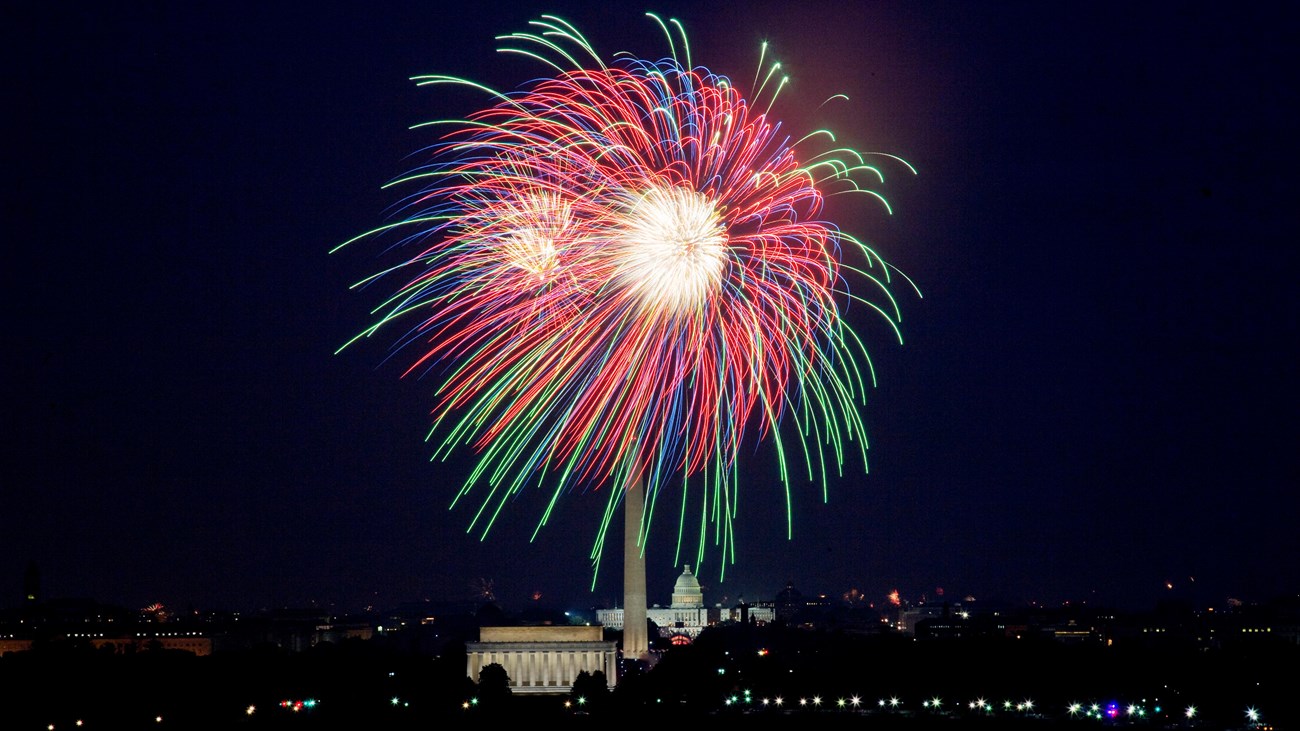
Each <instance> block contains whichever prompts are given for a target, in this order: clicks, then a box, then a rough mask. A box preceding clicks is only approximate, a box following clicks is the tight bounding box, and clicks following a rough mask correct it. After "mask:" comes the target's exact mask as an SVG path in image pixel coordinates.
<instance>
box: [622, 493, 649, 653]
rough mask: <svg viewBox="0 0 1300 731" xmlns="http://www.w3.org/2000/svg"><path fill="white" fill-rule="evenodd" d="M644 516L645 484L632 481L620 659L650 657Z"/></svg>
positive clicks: (626, 507)
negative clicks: (642, 522) (643, 549)
mask: <svg viewBox="0 0 1300 731" xmlns="http://www.w3.org/2000/svg"><path fill="white" fill-rule="evenodd" d="M644 513H645V484H644V483H643V482H642V478H641V476H640V475H637V476H636V477H633V478H632V481H631V483H630V484H629V485H628V487H627V491H626V492H625V493H624V495H623V659H624V660H643V659H645V658H647V657H648V656H649V655H650V639H649V637H648V632H647V631H646V599H645V554H644V553H643V552H642V551H641V544H642V543H644V540H638V539H639V538H640V537H641V518H642V516H643V515H644Z"/></svg>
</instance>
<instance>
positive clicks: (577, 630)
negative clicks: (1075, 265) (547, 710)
mask: <svg viewBox="0 0 1300 731" xmlns="http://www.w3.org/2000/svg"><path fill="white" fill-rule="evenodd" d="M465 650H466V661H465V672H466V674H467V675H468V676H469V678H470V680H473V681H474V682H478V679H479V673H480V672H482V670H483V668H485V667H487V666H488V665H492V664H494V663H495V664H497V665H500V666H501V667H502V668H504V669H505V671H506V675H507V676H508V677H509V678H510V690H511V691H512V692H514V693H524V694H534V693H537V694H563V693H568V692H569V691H570V690H572V689H573V681H574V680H575V679H577V677H578V673H581V672H583V671H586V672H588V673H591V674H593V675H594V674H595V673H596V672H597V671H599V672H602V673H604V674H605V680H606V682H607V683H609V684H610V685H611V686H613V685H614V684H615V683H617V682H618V664H617V658H618V650H617V648H616V646H615V643H613V642H609V641H607V640H605V639H604V637H603V631H602V630H601V628H600V627H549V626H543V627H480V628H479V641H478V642H466V643H465Z"/></svg>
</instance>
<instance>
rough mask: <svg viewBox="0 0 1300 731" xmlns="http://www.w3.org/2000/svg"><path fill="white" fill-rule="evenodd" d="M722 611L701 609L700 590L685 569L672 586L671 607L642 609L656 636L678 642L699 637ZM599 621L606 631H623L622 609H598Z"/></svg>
mask: <svg viewBox="0 0 1300 731" xmlns="http://www.w3.org/2000/svg"><path fill="white" fill-rule="evenodd" d="M721 614H722V610H721V608H719V607H714V608H712V609H710V608H709V607H706V606H704V590H703V589H701V588H700V581H699V579H697V578H695V574H692V573H691V567H690V566H689V565H688V566H686V568H685V570H683V571H682V574H681V576H678V577H677V583H676V584H675V585H674V586H673V599H672V604H671V605H669V606H667V607H663V606H660V605H658V604H656V605H654V606H652V607H650V608H648V609H647V610H646V618H647V619H649V620H650V621H651V622H654V623H655V626H657V627H658V628H659V636H660V637H668V638H673V639H675V640H676V641H679V642H682V643H688V642H691V641H693V640H694V639H695V638H696V637H699V635H700V632H703V631H704V628H706V627H708V626H710V625H713V624H717V623H718V621H719V619H720V618H721ZM596 618H597V619H598V620H599V622H600V623H601V624H602V625H604V626H605V627H608V628H610V629H615V630H621V629H623V609H622V608H621V607H616V608H614V609H600V610H597V612H596Z"/></svg>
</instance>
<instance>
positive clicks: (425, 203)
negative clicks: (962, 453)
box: [340, 14, 915, 580]
mask: <svg viewBox="0 0 1300 731" xmlns="http://www.w3.org/2000/svg"><path fill="white" fill-rule="evenodd" d="M649 17H651V18H652V19H654V21H655V22H657V23H658V24H659V25H660V27H661V28H662V29H663V31H664V33H665V35H666V37H667V39H668V42H669V46H670V48H672V49H673V54H672V55H671V57H669V58H665V59H662V60H659V61H647V60H643V59H638V58H636V57H633V56H631V55H628V54H617V55H616V56H615V57H614V60H613V61H612V62H610V63H606V62H605V61H603V60H602V59H601V57H600V56H598V55H597V53H596V52H595V50H594V49H593V47H592V46H591V45H590V44H589V43H588V41H587V40H586V39H585V38H584V37H583V36H582V35H581V34H580V33H579V32H578V31H577V30H576V29H575V28H574V27H573V26H572V25H570V24H569V23H567V22H565V21H563V20H561V19H559V18H556V17H554V16H542V18H541V19H540V20H536V21H533V23H532V25H533V27H534V29H535V30H536V32H531V33H518V34H512V35H508V36H504V37H502V39H501V40H503V41H504V43H505V46H504V47H503V48H502V49H501V50H502V51H504V52H510V53H520V54H524V55H527V56H530V57H532V58H535V59H539V60H542V61H543V62H545V63H547V64H548V65H549V66H550V67H551V69H552V70H553V72H554V73H553V74H552V75H551V76H549V77H547V78H543V79H541V80H537V81H534V82H531V83H530V84H528V85H527V86H525V87H523V88H521V89H520V90H517V91H515V92H512V93H499V92H495V91H492V90H489V89H485V88H484V87H482V86H480V85H478V84H475V83H474V82H471V81H468V80H465V79H460V78H456V77H450V76H420V77H416V78H415V79H414V80H415V81H416V82H417V83H419V84H421V85H439V84H457V85H465V86H470V87H473V88H476V89H480V90H483V91H484V92H485V93H487V94H489V95H490V97H491V100H492V101H491V102H490V104H489V106H487V107H486V108H484V109H482V110H481V111H478V112H476V113H474V114H471V115H469V116H468V117H467V118H466V119H463V120H455V121H450V120H444V121H439V122H432V123H429V124H430V125H436V126H438V127H446V129H447V131H446V132H445V134H443V135H442V136H441V137H440V138H439V140H438V142H437V143H436V144H435V145H434V146H433V147H432V149H431V155H430V158H429V160H428V162H427V164H425V165H424V166H422V167H419V168H417V169H415V170H413V171H412V172H411V173H410V174H408V175H406V176H404V177H402V178H401V179H399V180H397V181H394V182H393V183H391V184H390V185H394V186H414V187H415V192H413V193H412V194H410V195H409V196H408V197H407V198H405V199H404V201H403V205H402V207H401V209H400V213H399V214H398V217H397V220H395V221H393V222H392V223H389V224H387V225H385V226H382V227H380V228H377V229H374V230H372V231H369V232H367V233H365V234H362V235H361V236H358V237H357V238H356V239H353V241H356V240H357V239H361V238H367V237H377V236H381V235H395V236H398V237H400V238H399V241H398V242H397V246H396V247H395V248H397V249H409V250H410V251H413V252H415V253H414V255H410V256H407V257H405V258H403V259H401V260H400V261H399V262H398V263H397V264H396V265H394V266H391V267H388V268H386V269H384V270H383V271H382V272H380V273H379V274H376V275H374V276H372V277H370V278H368V279H366V280H363V282H361V283H359V285H363V284H372V283H374V282H375V281H377V280H379V279H381V278H386V277H390V276H400V277H403V278H404V279H406V282H405V284H403V285H401V286H400V287H398V288H397V289H396V293H395V294H394V295H392V296H391V297H390V298H388V299H387V300H386V301H385V302H383V304H381V305H380V306H379V307H378V308H376V310H375V315H376V321H375V322H374V324H373V325H372V326H371V327H369V328H368V329H366V330H365V331H364V332H363V333H362V334H361V335H358V338H360V337H362V336H369V335H372V334H374V333H375V332H376V331H378V330H379V329H381V328H389V327H391V326H396V325H397V324H398V323H399V321H400V322H402V323H408V324H407V325H406V328H405V335H403V336H402V337H400V338H398V339H397V342H396V344H395V346H394V350H395V351H406V350H409V349H418V355H417V357H415V358H414V359H413V363H412V364H411V366H410V367H409V368H408V369H407V371H406V373H407V374H409V373H415V372H418V373H421V374H424V373H428V372H431V371H432V372H435V373H436V374H437V377H438V378H439V379H440V383H441V385H440V387H439V388H438V391H437V395H436V406H435V407H434V425H433V428H432V430H431V431H430V435H429V436H430V439H432V440H434V441H435V443H436V444H437V445H438V446H437V448H436V451H435V454H434V457H435V458H438V459H446V458H447V457H448V456H449V455H450V454H452V453H453V452H455V451H457V450H459V449H462V448H464V447H469V448H472V449H473V450H474V451H475V452H476V453H477V454H478V461H477V464H476V466H475V467H474V469H473V470H472V471H471V472H470V474H469V475H468V477H467V478H466V480H465V482H464V484H463V486H462V487H461V489H460V491H459V493H458V495H457V496H456V498H455V500H453V505H455V504H456V503H457V502H458V501H460V500H461V499H462V498H466V497H467V496H469V495H470V494H471V493H473V494H476V495H480V497H479V501H478V505H479V507H478V509H477V511H476V512H475V514H474V517H473V519H472V520H471V522H470V526H469V529H470V530H476V529H477V530H479V531H480V532H481V534H482V535H483V536H486V534H487V532H488V530H489V529H490V528H491V526H492V525H493V523H494V521H495V520H496V519H497V517H498V516H499V515H500V514H501V511H502V509H503V508H504V507H505V505H506V503H507V502H508V501H509V500H510V498H511V497H513V496H514V495H515V494H517V493H518V492H519V491H521V490H522V489H524V488H525V487H529V486H545V487H546V488H547V489H549V490H550V493H551V497H550V499H549V503H548V505H547V508H546V510H545V511H544V512H543V514H542V517H541V519H540V520H539V521H538V524H537V527H536V530H540V529H541V527H542V526H543V525H544V524H545V523H546V522H547V520H548V518H549V516H550V515H551V513H552V511H553V510H554V508H555V507H556V505H557V503H558V500H559V498H560V497H561V496H562V495H563V494H564V493H566V492H567V491H568V490H570V489H571V488H574V487H581V488H587V487H596V488H598V487H600V486H602V485H605V486H610V485H612V486H613V487H614V489H610V490H609V493H610V494H609V501H608V504H607V507H606V510H605V515H604V520H603V522H602V523H601V525H600V528H599V530H598V531H597V534H596V539H595V544H594V546H593V549H592V559H593V562H594V563H595V564H596V565H597V566H599V560H600V555H601V550H602V547H603V545H604V540H605V536H606V532H607V529H608V527H609V525H610V523H611V519H612V517H613V515H614V514H615V508H616V507H617V505H618V504H619V502H620V497H621V494H622V492H623V488H624V487H626V486H628V485H629V484H630V483H631V481H633V480H644V481H645V485H646V488H647V489H646V495H647V498H646V511H645V516H646V518H645V525H643V534H645V535H648V530H649V522H650V520H651V519H652V518H653V516H654V515H655V510H654V506H655V504H656V503H657V502H658V500H659V499H660V498H665V499H667V498H668V496H669V495H670V490H677V491H679V494H673V496H672V498H671V500H670V502H672V503H676V505H677V509H678V510H679V511H680V517H679V519H678V521H677V522H678V536H679V538H678V541H677V549H676V552H677V554H678V556H677V558H675V559H674V565H676V563H677V562H678V561H680V554H681V552H682V550H683V542H684V539H685V538H686V537H688V536H690V535H691V533H692V532H693V533H695V535H696V537H697V540H698V548H697V550H696V553H697V555H696V558H695V563H696V564H697V565H698V564H700V563H703V562H704V560H705V556H706V547H708V546H710V545H711V546H715V547H717V548H718V549H719V550H720V551H721V556H722V560H721V561H720V564H719V565H720V566H725V565H726V564H727V563H728V562H734V560H735V545H734V534H733V530H732V526H733V521H734V520H735V519H736V517H737V514H738V513H737V507H738V496H739V490H738V487H739V473H738V469H737V457H738V453H739V451H740V449H741V448H742V446H746V445H750V444H751V443H754V442H758V441H762V440H764V439H768V438H770V439H771V440H772V441H773V442H774V443H775V446H776V452H777V455H778V457H779V465H780V468H779V469H780V475H779V479H780V481H781V483H782V485H783V486H784V490H785V495H786V512H787V532H789V530H790V516H789V513H790V506H791V490H792V489H794V486H795V483H796V481H797V479H796V475H795V474H793V473H792V470H791V468H790V465H789V462H788V460H787V454H788V453H798V454H801V455H802V456H803V457H804V460H803V464H804V470H803V473H804V475H805V476H806V479H807V480H808V481H809V482H812V483H818V482H819V483H820V484H821V489H822V494H823V498H824V497H825V494H826V484H827V482H828V480H829V479H830V478H831V477H832V476H835V475H838V474H840V473H841V471H842V467H843V464H844V462H845V460H846V458H847V453H848V452H850V451H856V452H857V453H858V454H859V455H860V457H861V460H862V465H863V468H864V469H865V466H866V437H865V432H864V428H863V423H862V419H861V416H860V414H859V406H860V405H861V404H862V403H863V401H864V397H865V391H866V388H867V384H868V383H869V382H870V383H873V384H874V373H872V371H871V368H870V360H869V358H868V357H867V354H866V350H865V348H864V346H863V344H862V341H861V340H860V338H859V337H858V335H857V334H855V333H854V332H853V330H851V329H850V328H849V326H848V325H847V324H846V322H845V321H844V320H843V318H842V308H843V307H844V306H847V305H848V304H849V303H850V302H853V303H859V304H862V305H865V306H867V307H870V308H872V309H874V310H875V311H876V312H878V313H879V314H880V315H881V316H882V319H883V321H884V322H886V323H888V324H889V326H890V327H891V328H892V330H893V333H894V334H895V336H896V337H898V339H899V341H900V342H901V334H900V333H899V330H898V321H899V319H900V317H901V314H900V311H899V308H898V305H897V303H896V302H895V300H894V297H893V295H892V294H891V291H890V285H891V281H892V280H893V278H894V276H895V275H896V274H897V273H896V271H895V270H893V269H892V267H890V266H889V265H888V264H886V262H885V261H884V260H883V259H882V258H881V257H880V256H878V255H877V254H876V253H875V252H874V251H873V250H872V249H870V248H869V247H867V246H866V245H864V244H863V243H862V242H861V241H859V240H858V239H856V238H854V237H853V236H851V235H849V234H847V233H844V232H843V231H841V230H839V229H838V228H837V227H836V226H835V225H834V224H833V223H831V222H828V221H825V220H822V218H821V214H822V208H823V203H824V196H825V195H827V194H829V193H833V192H836V193H837V192H853V193H865V194H867V195H868V196H871V197H873V198H874V199H875V200H876V201H878V202H879V204H881V205H883V206H884V207H885V208H886V210H888V205H887V204H886V203H885V201H884V199H883V198H882V197H880V196H879V194H877V193H875V192H874V191H872V190H870V189H869V188H868V187H865V186H864V185H862V184H861V183H860V181H861V180H862V179H863V178H873V179H874V182H876V183H879V182H883V180H884V178H883V176H882V175H881V173H880V171H879V170H878V169H877V168H875V167H873V166H872V165H870V164H868V159H869V156H867V155H864V154H862V153H859V152H856V151H853V150H850V149H845V148H834V147H833V145H834V136H833V135H831V134H830V133H829V132H825V131H819V132H814V133H812V134H810V135H807V136H804V137H802V138H799V139H797V140H796V139H792V138H791V136H790V135H788V134H786V133H785V132H783V131H782V130H781V125H780V123H779V122H778V121H776V120H774V119H773V118H772V117H771V116H770V109H771V107H772V104H773V102H774V101H775V99H776V96H777V92H779V90H780V88H781V87H782V86H783V85H784V84H785V79H784V78H780V79H779V80H778V79H776V78H775V77H776V73H777V71H778V69H779V64H773V65H771V66H770V67H768V71H767V73H766V74H763V73H762V69H763V64H764V61H763V59H764V57H765V55H766V47H764V51H763V54H762V55H760V60H759V73H757V74H756V75H755V77H754V82H753V83H754V86H755V87H756V88H755V89H754V90H753V96H752V98H746V96H745V95H743V94H742V93H741V91H740V90H739V89H738V88H737V87H736V86H735V85H734V84H733V83H732V82H731V81H730V80H729V79H728V78H726V77H723V76H718V75H715V74H713V73H710V72H709V71H707V70H705V69H704V68H702V67H698V66H694V65H692V63H691V61H690V52H689V46H688V45H687V42H686V36H685V33H684V32H683V31H682V28H681V25H680V24H679V23H677V21H675V20H670V21H668V23H664V22H663V21H662V20H660V19H659V18H658V17H657V16H654V15H653V14H650V16H649ZM670 25H671V26H672V28H673V29H675V32H674V31H673V30H670V28H669V26H670ZM679 44H680V49H681V52H682V53H681V55H680V56H679V54H678V52H677V51H678V48H679ZM578 59H584V62H581V63H580V62H579V60H578ZM765 90H766V91H767V96H766V97H764V91H765ZM761 98H765V99H766V101H765V102H759V101H758V99H761ZM760 105H762V106H760ZM818 144H820V145H822V148H821V149H820V150H813V149H808V148H810V147H812V146H814V145H818ZM827 148H829V149H827ZM876 155H878V157H879V158H880V159H884V160H888V161H890V162H893V163H896V164H898V165H901V166H903V167H905V168H906V169H908V170H909V171H912V169H911V167H910V166H909V165H907V163H905V162H903V161H901V160H899V159H898V158H896V157H893V156H892V155H884V154H880V153H876ZM912 172H915V171H912ZM347 243H351V242H347ZM344 245H346V244H344ZM340 248H341V247H340ZM846 252H848V253H851V254H852V257H853V259H854V260H855V261H856V262H857V264H856V265H850V264H848V263H847V259H846V258H845V257H844V255H845V253H846ZM848 275H851V276H852V278H854V279H856V280H858V281H860V282H861V283H864V284H866V285H867V288H868V292H867V294H866V295H865V296H864V295H863V294H862V293H858V292H855V293H852V294H850V292H849V291H848V285H847V278H848ZM904 279H905V278H904ZM345 347H346V346H345ZM340 350H341V349H340ZM697 483H698V485H697ZM692 513H694V514H696V515H697V517H698V530H696V529H694V528H688V527H687V525H688V524H687V520H686V519H687V516H688V514H692ZM536 530H535V531H534V534H533V535H534V536H536ZM593 580H594V577H593Z"/></svg>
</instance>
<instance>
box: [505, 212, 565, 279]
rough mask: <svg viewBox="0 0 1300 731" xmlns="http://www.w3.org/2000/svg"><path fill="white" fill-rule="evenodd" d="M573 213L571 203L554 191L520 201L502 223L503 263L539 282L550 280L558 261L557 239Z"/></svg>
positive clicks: (559, 238) (563, 231)
mask: <svg viewBox="0 0 1300 731" xmlns="http://www.w3.org/2000/svg"><path fill="white" fill-rule="evenodd" d="M572 215H573V213H572V208H571V206H570V205H569V204H568V203H566V202H564V201H562V200H560V198H559V196H556V195H553V194H548V193H539V194H537V195H533V196H529V197H527V198H525V199H524V200H522V201H520V202H519V207H518V209H517V210H515V211H512V212H511V213H509V214H507V215H506V216H505V220H504V221H503V222H502V223H503V224H504V225H505V231H506V233H504V234H503V235H502V236H501V237H500V238H499V240H498V241H499V244H498V245H499V247H500V251H501V255H502V256H503V257H504V258H505V261H506V263H507V264H509V265H510V266H512V267H515V268H517V269H522V270H524V271H525V272H528V273H529V274H532V275H533V276H535V277H537V278H538V280H540V281H542V282H547V281H550V280H551V279H553V278H554V277H555V275H556V272H557V270H558V268H559V262H560V257H559V251H558V249H557V247H556V242H557V241H561V240H563V237H564V236H566V235H567V232H568V229H569V227H570V222H571V219H572Z"/></svg>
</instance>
